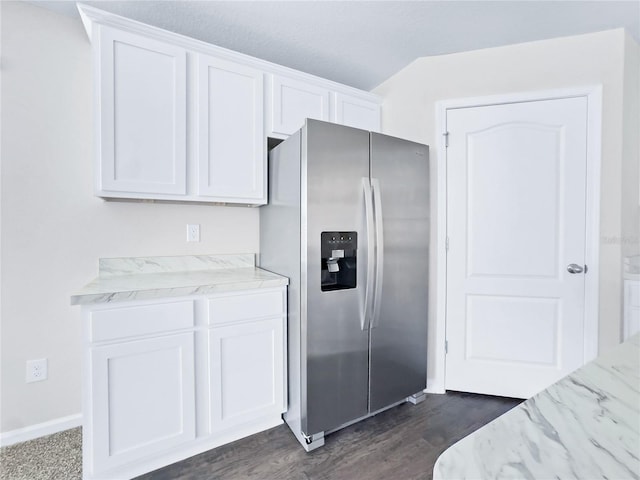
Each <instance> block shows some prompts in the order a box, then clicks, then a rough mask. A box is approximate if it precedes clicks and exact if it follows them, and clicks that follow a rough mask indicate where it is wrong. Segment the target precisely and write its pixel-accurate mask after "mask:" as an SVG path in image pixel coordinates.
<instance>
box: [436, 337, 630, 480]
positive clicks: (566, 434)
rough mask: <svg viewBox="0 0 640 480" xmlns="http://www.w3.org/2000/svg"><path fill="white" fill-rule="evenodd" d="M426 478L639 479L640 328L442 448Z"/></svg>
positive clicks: (441, 479)
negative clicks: (635, 332)
mask: <svg viewBox="0 0 640 480" xmlns="http://www.w3.org/2000/svg"><path fill="white" fill-rule="evenodd" d="M433 478H434V480H443V479H456V480H458V479H472V478H473V479H506V478H518V479H551V478H554V479H576V478H579V479H582V478H584V479H586V478H611V479H614V478H615V479H638V478H640V334H637V335H635V336H633V337H631V338H629V339H628V340H627V341H626V342H624V343H623V344H621V345H619V346H617V347H616V348H614V349H612V350H611V351H609V352H608V353H606V354H604V355H602V356H600V357H598V358H597V359H596V360H594V361H592V362H590V363H588V364H587V365H585V366H584V367H582V368H579V369H578V370H576V371H575V372H573V373H572V374H570V375H568V376H567V377H565V378H563V379H562V380H560V381H559V382H557V383H555V384H553V385H552V386H550V387H549V388H547V389H546V390H544V391H542V392H540V393H539V394H537V395H535V396H534V397H532V398H531V399H529V400H527V401H526V402H523V403H522V404H520V405H519V406H517V407H515V408H514V409H513V410H510V411H509V412H507V413H505V414H504V415H502V416H500V417H498V418H497V419H496V420H494V421H493V422H491V423H489V424H487V425H485V426H484V427H482V428H481V429H479V430H477V431H475V432H474V433H472V434H471V435H469V436H468V437H465V438H463V439H462V440H460V441H459V442H458V443H456V444H454V445H452V446H451V447H449V449H447V450H446V451H445V452H444V453H443V454H442V455H440V457H439V458H438V460H437V462H436V465H435V467H434V471H433Z"/></svg>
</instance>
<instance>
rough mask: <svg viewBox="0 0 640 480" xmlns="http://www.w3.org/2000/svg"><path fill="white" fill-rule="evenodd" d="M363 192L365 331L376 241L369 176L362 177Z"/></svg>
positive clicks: (363, 310) (369, 321)
mask: <svg viewBox="0 0 640 480" xmlns="http://www.w3.org/2000/svg"><path fill="white" fill-rule="evenodd" d="M362 193H363V195H364V214H365V220H366V229H367V279H366V282H365V285H366V286H365V290H364V305H363V307H362V312H361V315H360V328H361V329H362V330H363V331H364V330H367V329H369V325H370V323H371V310H372V303H373V279H374V273H373V270H374V262H375V258H374V242H375V235H374V234H375V232H374V229H375V225H374V220H373V194H372V191H371V184H370V183H369V177H363V178H362Z"/></svg>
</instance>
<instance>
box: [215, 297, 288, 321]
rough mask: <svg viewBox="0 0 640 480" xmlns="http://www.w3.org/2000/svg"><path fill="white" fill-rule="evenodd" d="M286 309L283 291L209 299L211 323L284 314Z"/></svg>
mask: <svg viewBox="0 0 640 480" xmlns="http://www.w3.org/2000/svg"><path fill="white" fill-rule="evenodd" d="M284 310H285V305H284V295H283V293H282V291H268V292H256V293H242V294H239V295H225V296H220V297H214V298H210V299H209V323H210V324H221V323H229V322H234V321H237V320H245V319H249V318H260V317H273V316H277V315H282V314H283V312H284Z"/></svg>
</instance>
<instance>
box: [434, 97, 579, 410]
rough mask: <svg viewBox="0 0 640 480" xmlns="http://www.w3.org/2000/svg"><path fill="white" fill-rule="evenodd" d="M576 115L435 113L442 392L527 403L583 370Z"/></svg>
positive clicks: (550, 110) (524, 106)
mask: <svg viewBox="0 0 640 480" xmlns="http://www.w3.org/2000/svg"><path fill="white" fill-rule="evenodd" d="M586 111H587V104H586V98H584V97H578V98H567V99H557V100H545V101H536V102H526V103H513V104H502V105H492V106H486V107H473V108H460V109H452V110H449V111H448V112H447V130H448V132H449V147H448V150H447V228H448V232H447V233H448V237H449V252H448V257H447V340H448V348H449V351H448V355H447V362H446V388H447V389H452V390H462V391H470V392H477V393H487V394H493V395H504V396H513V397H521V398H527V397H529V396H531V395H533V394H535V393H536V392H538V391H540V390H542V389H544V388H546V387H547V386H548V385H550V384H551V383H553V382H555V381H557V380H558V379H559V378H561V377H563V376H564V375H566V374H568V373H569V372H571V371H572V370H574V369H575V368H577V367H579V366H581V365H582V364H583V351H584V350H583V346H584V340H583V339H584V337H583V323H584V275H583V274H571V273H569V272H568V271H567V265H568V264H570V263H576V264H578V265H581V266H582V265H584V259H585V199H586V191H585V178H586V140H587V139H586Z"/></svg>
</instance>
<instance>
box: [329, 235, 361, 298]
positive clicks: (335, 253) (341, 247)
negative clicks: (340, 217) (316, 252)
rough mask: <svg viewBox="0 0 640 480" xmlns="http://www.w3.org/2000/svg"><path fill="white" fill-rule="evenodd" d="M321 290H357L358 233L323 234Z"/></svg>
mask: <svg viewBox="0 0 640 480" xmlns="http://www.w3.org/2000/svg"><path fill="white" fill-rule="evenodd" d="M320 245H321V247H320V251H321V257H322V259H321V275H322V281H321V286H320V288H321V290H322V291H323V292H327V291H331V290H343V289H345V288H356V276H357V269H356V260H357V258H356V257H357V253H356V252H357V249H358V234H357V232H322V233H321V234H320Z"/></svg>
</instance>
